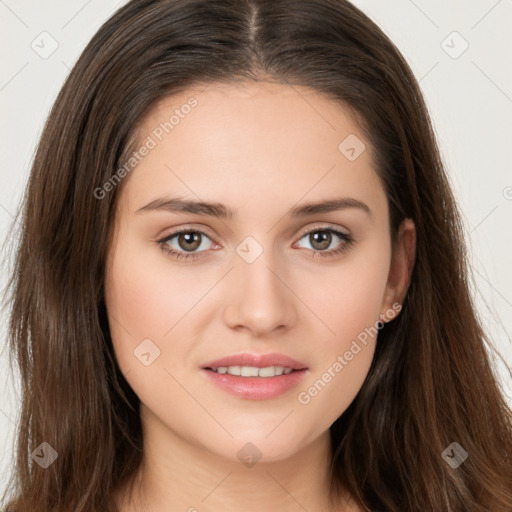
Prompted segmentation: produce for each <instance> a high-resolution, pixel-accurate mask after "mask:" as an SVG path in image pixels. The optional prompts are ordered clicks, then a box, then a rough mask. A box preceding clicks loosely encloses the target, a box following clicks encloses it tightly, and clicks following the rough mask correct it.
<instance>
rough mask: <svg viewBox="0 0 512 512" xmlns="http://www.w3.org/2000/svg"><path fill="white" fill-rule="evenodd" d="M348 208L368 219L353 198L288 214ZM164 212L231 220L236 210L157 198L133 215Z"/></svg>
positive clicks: (361, 204) (297, 208)
mask: <svg viewBox="0 0 512 512" xmlns="http://www.w3.org/2000/svg"><path fill="white" fill-rule="evenodd" d="M348 208H357V209H360V210H362V211H364V212H365V213H367V214H368V215H369V216H370V218H371V217H372V211H371V210H370V208H369V206H368V205H367V204H366V203H364V202H363V201H360V200H359V199H355V198H353V197H338V198H334V199H328V200H324V201H318V202H312V203H305V204H302V205H299V206H295V207H293V208H291V209H290V210H289V212H288V214H289V215H291V216H293V217H307V216H310V215H316V214H318V213H328V212H334V211H338V210H346V209H348ZM158 210H164V211H169V212H173V213H193V214H196V215H205V216H211V217H219V218H221V219H232V218H233V217H234V216H235V215H236V214H237V212H238V210H232V209H231V208H229V207H228V206H226V205H224V204H222V203H209V202H205V201H190V200H184V199H180V198H168V197H159V198H157V199H155V200H153V201H151V202H150V203H148V204H147V205H146V206H143V207H142V208H139V209H138V210H136V212H135V213H145V212H150V211H158Z"/></svg>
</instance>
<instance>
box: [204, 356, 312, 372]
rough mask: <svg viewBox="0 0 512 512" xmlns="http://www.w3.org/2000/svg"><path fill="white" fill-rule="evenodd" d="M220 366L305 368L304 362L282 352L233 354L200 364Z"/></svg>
mask: <svg viewBox="0 0 512 512" xmlns="http://www.w3.org/2000/svg"><path fill="white" fill-rule="evenodd" d="M222 366H253V367H256V368H266V367H267V366H283V367H285V368H291V369H292V370H302V369H305V368H307V366H306V365H305V364H304V363H301V362H300V361H297V360H296V359H293V358H291V357H288V356H285V355H284V354H249V353H242V354H233V355H231V356H227V357H223V358H222V359H216V360H215V361H211V362H209V363H206V364H204V365H203V366H202V368H219V367H222Z"/></svg>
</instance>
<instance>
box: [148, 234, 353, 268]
mask: <svg viewBox="0 0 512 512" xmlns="http://www.w3.org/2000/svg"><path fill="white" fill-rule="evenodd" d="M317 232H329V233H334V234H335V235H336V236H338V237H339V238H341V239H342V240H343V241H344V243H343V245H342V246H341V247H339V248H338V249H331V250H330V251H319V250H316V251H315V250H313V258H317V257H320V258H329V257H334V256H337V255H339V254H341V253H343V252H345V251H346V250H347V249H349V247H351V245H352V244H353V243H354V239H353V238H352V237H351V236H350V235H348V234H347V233H342V232H341V231H338V230H337V229H334V228H330V227H329V228H328V227H322V228H318V227H317V228H313V229H311V230H309V231H306V232H305V233H302V236H301V237H300V238H299V240H302V238H304V237H305V236H306V235H309V234H311V233H317ZM181 233H199V234H201V235H204V236H206V237H207V238H209V239H210V240H212V241H213V242H214V243H217V242H216V241H215V240H214V239H212V238H211V237H210V236H208V235H207V234H206V233H205V232H204V231H201V230H199V229H187V228H184V229H180V230H178V231H174V233H171V234H170V235H168V236H166V237H165V238H163V239H161V240H157V241H156V243H157V245H158V246H159V247H160V249H162V251H163V252H165V253H167V254H169V255H170V256H171V257H173V258H175V259H178V260H188V259H192V260H193V261H195V260H197V259H199V258H202V256H200V254H201V252H206V251H201V252H199V253H184V252H181V251H176V250H174V249H171V248H169V246H168V245H167V242H169V240H172V239H173V238H174V237H176V236H177V235H179V234H181ZM309 250H312V249H309Z"/></svg>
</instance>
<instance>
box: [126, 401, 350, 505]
mask: <svg viewBox="0 0 512 512" xmlns="http://www.w3.org/2000/svg"><path fill="white" fill-rule="evenodd" d="M141 419H142V420H143V428H144V459H143V463H142V465H141V467H140V468H139V471H138V473H137V476H136V478H135V479H134V483H132V484H131V485H129V486H126V487H125V488H124V489H121V490H119V491H118V492H117V493H116V501H117V503H118V507H119V510H120V511H121V512H150V511H151V512H164V511H165V512H167V511H169V510H182V511H186V512H206V511H210V510H211V511H213V510H223V512H234V511H239V510H244V511H247V512H256V511H261V510H280V511H282V512H288V511H289V512H292V511H297V510H300V509H301V508H302V509H303V510H308V511H309V512H333V511H334V510H340V511H341V510H346V511H348V510H354V509H349V508H347V506H345V508H343V507H341V506H340V508H337V507H333V506H332V505H331V504H330V498H332V496H330V495H329V478H330V462H331V442H330V436H329V431H327V432H325V433H324V434H323V435H322V436H320V437H319V438H317V439H316V440H314V441H313V442H312V443H310V444H309V445H307V446H305V447H304V448H303V449H302V450H300V451H298V452H297V453H295V454H293V455H292V456H290V457H289V458H287V459H284V460H278V461H274V462H256V463H254V464H252V465H251V461H250V459H249V458H248V459H246V460H243V461H240V460H238V459H237V457H236V454H235V455H234V458H233V459H227V458H225V457H222V456H220V455H218V454H216V453H213V452H211V451H208V450H207V449H206V448H204V447H202V446H198V445H197V444H194V443H193V442H191V441H190V440H187V439H184V438H182V437H180V436H178V435H177V434H176V433H174V432H172V431H170V430H169V429H168V428H167V427H166V426H165V425H164V424H163V423H161V422H160V421H158V420H157V419H156V418H155V417H154V416H152V414H151V412H149V411H148V410H147V409H146V408H145V407H144V406H143V405H141ZM346 501H347V500H346V499H344V500H342V499H341V498H338V502H339V503H340V504H341V503H342V502H343V503H344V502H346Z"/></svg>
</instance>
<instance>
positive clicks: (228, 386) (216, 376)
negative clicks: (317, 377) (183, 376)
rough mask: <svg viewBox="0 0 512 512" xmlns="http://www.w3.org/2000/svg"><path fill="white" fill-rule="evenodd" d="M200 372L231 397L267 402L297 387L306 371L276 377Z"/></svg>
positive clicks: (205, 370)
mask: <svg viewBox="0 0 512 512" xmlns="http://www.w3.org/2000/svg"><path fill="white" fill-rule="evenodd" d="M201 371H202V372H203V373H205V374H206V376H207V377H208V378H209V379H210V381H211V382H213V383H214V384H216V385H217V386H219V387H220V388H221V389H223V390H224V391H226V392H228V393H230V394H231V395H234V396H237V397H239V398H245V399H248V400H268V399H270V398H275V397H277V396H279V395H282V394H283V393H286V392H287V391H289V390H290V389H292V388H294V387H295V386H297V384H298V383H299V382H300V381H301V380H302V379H303V378H304V375H305V374H306V372H307V371H308V370H307V368H305V369H303V370H295V371H293V372H290V373H288V374H287V375H284V374H283V375H278V376H276V377H239V376H237V375H230V374H229V373H217V372H214V371H213V370H207V369H205V368H203V369H202V370H201Z"/></svg>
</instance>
